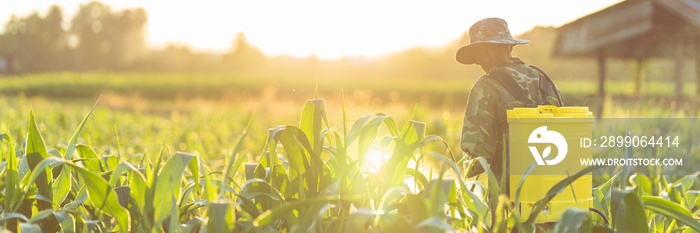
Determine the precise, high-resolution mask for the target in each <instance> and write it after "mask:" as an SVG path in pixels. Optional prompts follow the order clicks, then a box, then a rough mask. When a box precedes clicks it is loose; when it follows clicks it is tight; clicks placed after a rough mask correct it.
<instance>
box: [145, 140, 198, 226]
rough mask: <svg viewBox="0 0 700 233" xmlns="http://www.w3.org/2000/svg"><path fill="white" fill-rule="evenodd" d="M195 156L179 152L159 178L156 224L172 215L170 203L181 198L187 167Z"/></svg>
mask: <svg viewBox="0 0 700 233" xmlns="http://www.w3.org/2000/svg"><path fill="white" fill-rule="evenodd" d="M193 157H194V155H193V154H186V153H182V152H177V153H175V155H173V157H171V158H170V159H169V160H168V161H167V162H166V163H165V166H163V168H162V169H161V170H160V173H159V174H158V176H157V178H156V179H157V180H156V184H155V192H154V195H155V196H154V201H155V204H154V215H153V219H154V222H155V224H156V225H157V224H159V223H160V222H162V221H163V220H165V218H167V217H168V215H170V212H171V209H172V208H174V206H172V205H171V204H170V203H171V202H173V201H175V202H177V198H178V197H179V196H180V184H181V181H182V174H183V173H184V170H185V166H186V165H187V164H189V162H190V159H192V158H193Z"/></svg>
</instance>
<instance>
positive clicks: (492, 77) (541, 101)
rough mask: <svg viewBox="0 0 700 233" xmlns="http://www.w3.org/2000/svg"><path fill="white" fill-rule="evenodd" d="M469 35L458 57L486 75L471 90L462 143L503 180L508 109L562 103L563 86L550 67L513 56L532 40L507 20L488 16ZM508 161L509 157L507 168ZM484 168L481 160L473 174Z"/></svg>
mask: <svg viewBox="0 0 700 233" xmlns="http://www.w3.org/2000/svg"><path fill="white" fill-rule="evenodd" d="M469 39H470V43H469V44H468V45H465V46H462V47H461V48H459V49H458V50H457V53H456V55H455V59H456V60H457V62H459V63H462V64H466V65H470V64H477V65H479V66H481V68H482V69H483V70H484V72H486V75H484V76H481V78H479V80H477V81H476V83H474V86H473V87H472V89H471V91H470V92H469V100H468V102H467V110H466V112H465V113H464V125H463V126H462V140H461V143H460V146H461V148H462V150H463V151H464V152H466V153H467V154H468V155H469V156H470V157H471V158H476V157H483V158H484V159H486V161H487V162H488V163H489V166H490V168H491V170H492V171H493V173H494V174H495V176H496V179H497V180H499V182H500V178H501V174H502V173H501V172H503V169H502V168H503V162H504V161H503V158H504V154H507V153H503V152H504V151H503V149H504V147H503V145H504V143H507V142H506V139H507V138H508V123H507V122H506V120H507V117H506V110H507V109H512V108H514V107H536V106H537V105H554V106H562V105H563V101H562V99H561V94H560V93H559V89H557V87H556V86H555V85H554V83H553V82H552V81H551V79H549V77H548V76H546V74H544V72H541V70H539V69H538V68H536V67H530V66H527V65H525V63H524V62H523V61H522V60H520V59H519V58H516V57H513V56H512V55H511V51H512V50H513V46H515V45H517V44H527V43H529V41H527V40H516V39H513V37H512V36H511V35H510V31H509V30H508V24H507V23H506V21H505V20H503V19H500V18H487V19H483V20H480V21H478V22H476V23H475V24H474V25H472V26H471V28H469ZM506 145H507V144H506ZM506 150H507V149H506ZM506 152H507V151H506ZM505 158H507V157H505ZM507 164H508V162H507V161H506V167H505V168H506V170H505V171H508V170H507ZM483 171H484V170H483V168H482V167H481V165H479V164H478V163H477V164H475V166H474V167H472V172H470V174H468V176H469V177H472V176H475V175H478V174H479V173H482V172H483ZM506 180H508V179H506ZM508 186H509V185H506V189H507V188H508ZM506 192H507V190H506Z"/></svg>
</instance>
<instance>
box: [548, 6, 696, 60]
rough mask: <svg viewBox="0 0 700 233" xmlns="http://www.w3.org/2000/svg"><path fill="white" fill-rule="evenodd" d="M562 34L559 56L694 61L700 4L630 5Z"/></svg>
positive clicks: (563, 30)
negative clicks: (659, 58)
mask: <svg viewBox="0 0 700 233" xmlns="http://www.w3.org/2000/svg"><path fill="white" fill-rule="evenodd" d="M557 30H558V32H559V35H558V38H557V40H556V43H555V48H554V56H579V57H580V56H599V55H605V56H607V57H616V58H649V57H670V56H678V55H683V56H694V55H695V54H696V53H697V51H698V50H699V49H700V48H696V47H697V46H700V44H697V43H698V42H697V41H700V0H627V1H623V2H620V3H618V4H615V5H613V6H610V7H608V8H605V9H602V10H600V11H598V12H595V13H592V14H589V15H586V16H584V17H581V18H579V19H577V20H575V21H573V22H570V23H568V24H565V25H564V26H561V27H560V28H559V29H557ZM689 46H691V47H692V48H696V49H688V48H690V47H689Z"/></svg>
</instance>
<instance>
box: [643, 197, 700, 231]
mask: <svg viewBox="0 0 700 233" xmlns="http://www.w3.org/2000/svg"><path fill="white" fill-rule="evenodd" d="M642 201H643V202H644V205H645V206H646V207H647V209H649V210H651V211H654V212H656V213H659V214H663V215H665V216H666V217H669V218H671V219H675V220H677V221H679V222H682V223H683V224H685V225H688V226H689V227H691V228H693V229H694V230H695V231H698V232H700V220H699V219H697V218H694V217H693V216H692V215H691V214H690V211H688V210H687V209H685V208H683V206H681V205H679V204H677V203H673V202H671V201H669V200H666V199H663V198H660V197H654V196H643V197H642Z"/></svg>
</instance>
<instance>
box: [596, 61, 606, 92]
mask: <svg viewBox="0 0 700 233" xmlns="http://www.w3.org/2000/svg"><path fill="white" fill-rule="evenodd" d="M605 72H606V67H605V50H603V49H601V50H600V51H598V96H600V97H605Z"/></svg>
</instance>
